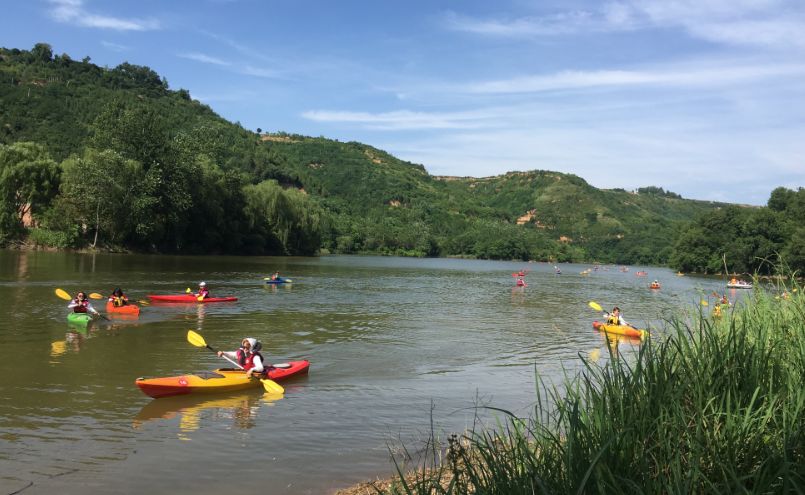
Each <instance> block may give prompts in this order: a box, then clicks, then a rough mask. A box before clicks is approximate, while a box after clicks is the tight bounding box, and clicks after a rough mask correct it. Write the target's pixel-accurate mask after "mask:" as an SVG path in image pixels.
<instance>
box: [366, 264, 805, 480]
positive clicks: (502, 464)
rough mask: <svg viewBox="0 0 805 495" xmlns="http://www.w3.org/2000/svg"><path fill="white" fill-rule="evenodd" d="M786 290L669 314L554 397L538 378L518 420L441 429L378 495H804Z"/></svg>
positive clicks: (802, 398)
mask: <svg viewBox="0 0 805 495" xmlns="http://www.w3.org/2000/svg"><path fill="white" fill-rule="evenodd" d="M786 286H787V287H788V290H789V291H792V292H789V294H790V297H789V298H787V299H786V298H782V297H780V296H779V294H780V291H781V290H782V289H780V290H779V291H777V296H775V295H774V293H771V292H768V291H764V290H755V291H754V292H753V294H752V295H751V296H749V297H747V298H746V299H745V301H744V302H742V303H741V304H740V305H739V306H738V307H735V308H730V309H729V310H726V311H725V312H724V313H723V315H722V316H721V317H720V318H713V317H712V316H710V314H709V313H705V312H704V310H703V309H702V308H701V307H700V308H698V309H697V311H698V312H697V313H695V314H693V315H688V316H684V315H683V316H680V317H679V318H675V319H671V320H669V321H668V322H667V324H666V328H665V329H664V331H659V332H658V331H655V332H653V333H654V335H655V337H653V338H652V339H651V340H649V341H647V342H646V343H644V344H643V345H642V346H641V347H640V349H639V351H637V352H635V353H634V355H625V356H618V355H616V354H614V353H611V354H610V356H611V358H610V360H609V361H608V362H607V363H606V364H604V365H602V366H598V365H597V364H595V363H593V362H590V361H587V360H585V361H584V368H583V371H582V372H581V373H580V374H579V375H578V376H576V377H573V378H568V379H567V380H566V383H565V386H564V387H563V388H562V389H561V390H562V392H560V389H559V388H556V387H548V386H546V385H545V384H544V383H542V382H541V380H538V387H537V390H538V391H537V396H538V400H537V403H536V406H535V408H534V414H533V415H532V417H531V418H528V419H521V418H517V417H515V416H514V415H513V414H511V413H508V412H506V411H502V413H503V419H501V420H500V421H499V423H498V426H497V427H496V428H489V429H484V430H480V431H473V432H470V433H467V434H465V435H463V436H461V437H458V436H452V437H451V438H450V439H449V442H448V445H447V446H446V447H445V448H444V449H443V450H439V453H444V457H443V458H442V460H441V461H439V462H437V461H435V460H434V456H429V459H430V461H428V463H429V464H428V465H425V466H422V468H420V469H419V470H418V471H417V474H415V475H413V477H411V476H409V478H408V479H405V478H400V479H398V480H397V481H396V482H395V483H393V484H392V485H391V487H390V488H389V489H388V490H386V493H390V494H403V493H405V494H466V493H475V494H520V493H522V494H530V493H540V494H542V493H545V494H554V493H555V494H570V493H577V494H582V493H634V494H642V493H647V494H666V493H680V494H682V493H685V494H687V493H731V494H732V493H805V297H803V296H802V290H801V287H799V286H797V283H796V281H795V280H794V279H793V278H792V279H791V280H790V281H789V282H788V283H787V285H786ZM793 289H797V290H796V291H793ZM582 359H584V358H582ZM430 446H431V448H432V449H433V452H434V454H435V453H436V452H437V449H438V448H437V446H436V443H435V442H431V443H430ZM398 471H399V474H400V475H402V474H403V469H402V468H398ZM379 492H380V491H379Z"/></svg>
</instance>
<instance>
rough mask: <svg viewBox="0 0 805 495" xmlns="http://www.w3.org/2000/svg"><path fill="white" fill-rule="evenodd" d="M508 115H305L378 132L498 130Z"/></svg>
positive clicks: (404, 112) (493, 112) (314, 112)
mask: <svg viewBox="0 0 805 495" xmlns="http://www.w3.org/2000/svg"><path fill="white" fill-rule="evenodd" d="M507 114H508V112H506V111H504V110H502V109H483V110H479V111H466V112H442V113H439V112H413V111H410V110H401V111H395V112H380V113H371V112H340V111H327V110H310V111H307V112H304V113H303V114H302V117H304V118H306V119H308V120H312V121H315V122H341V123H348V124H358V125H360V126H364V127H366V128H368V129H376V130H406V129H479V128H484V127H498V126H499V124H496V123H495V122H496V121H499V120H500V119H501V118H503V117H504V116H505V115H507Z"/></svg>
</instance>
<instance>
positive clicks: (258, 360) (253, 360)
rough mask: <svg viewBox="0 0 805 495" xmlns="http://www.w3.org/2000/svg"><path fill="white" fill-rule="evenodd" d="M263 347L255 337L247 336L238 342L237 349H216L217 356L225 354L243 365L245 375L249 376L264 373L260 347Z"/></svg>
mask: <svg viewBox="0 0 805 495" xmlns="http://www.w3.org/2000/svg"><path fill="white" fill-rule="evenodd" d="M262 348H263V344H261V343H260V342H259V341H258V340H257V339H255V338H252V337H247V338H245V339H243V341H241V343H240V348H239V349H238V350H237V351H218V357H221V356H226V357H228V358H230V359H233V360H234V361H235V362H236V363H238V364H239V365H241V366H243V370H244V371H245V372H246V376H247V377H249V378H251V377H252V375H253V374H257V375H262V374H263V373H265V366H264V365H263V355H262V354H260V349H262Z"/></svg>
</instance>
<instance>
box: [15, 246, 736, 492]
mask: <svg viewBox="0 0 805 495" xmlns="http://www.w3.org/2000/svg"><path fill="white" fill-rule="evenodd" d="M558 266H559V267H560V268H561V269H562V274H561V275H557V274H555V273H554V266H553V265H548V264H545V263H530V264H528V263H515V262H490V261H467V260H448V259H401V258H382V257H322V258H267V257H264V258H245V257H244V258H241V257H169V256H133V255H95V256H93V255H77V254H64V253H38V252H31V253H28V252H3V251H0V300H2V301H3V302H4V304H3V305H2V308H0V322H2V323H0V325H2V326H1V327H0V328H2V330H0V349H2V352H3V354H4V356H3V359H2V361H0V363H2V364H0V370H2V374H0V376H1V378H0V494H5V493H12V492H15V491H17V490H20V489H24V490H25V491H24V493H25V494H26V495H31V494H38V493H42V494H44V493H48V494H50V493H54V490H55V493H60V494H70V493H75V494H79V493H81V494H93V493H151V494H159V493H176V490H177V489H178V488H179V487H181V490H180V491H181V492H182V493H191V492H193V493H198V494H221V493H233V492H242V493H243V492H245V493H257V492H258V491H259V492H260V493H264V494H286V493H294V494H297V493H328V492H332V491H334V490H335V489H338V488H343V487H346V486H349V485H351V484H353V483H356V482H359V481H363V480H367V479H373V478H375V477H376V476H385V475H387V474H389V473H391V472H393V469H394V468H393V464H392V463H391V462H392V461H391V459H392V453H393V454H395V455H397V454H399V453H400V452H401V451H402V449H401V447H402V446H405V448H407V449H408V450H411V451H414V452H415V451H416V450H417V449H419V448H421V447H422V445H423V443H424V440H425V439H426V438H427V437H428V436H429V435H430V431H431V424H433V425H434V429H435V430H436V432H437V435H442V434H443V432H452V431H462V430H464V429H466V428H470V427H472V426H473V423H474V421H475V417H476V416H480V417H481V418H482V419H492V420H493V419H494V416H493V415H490V414H489V413H488V412H485V411H484V410H480V412H479V409H478V408H477V407H476V406H479V405H493V406H495V407H500V408H504V409H507V410H510V411H512V412H514V413H516V414H518V415H521V416H528V415H529V413H530V411H531V409H532V407H533V404H534V402H535V400H536V399H535V393H534V388H535V370H536V372H537V373H538V374H539V375H540V376H541V377H542V378H543V379H545V380H547V381H549V382H551V383H560V382H561V380H562V377H563V375H564V374H565V373H572V372H574V371H576V370H577V369H578V367H579V363H580V361H579V355H582V356H590V355H591V354H592V355H596V354H598V353H599V351H602V350H603V352H600V355H601V358H600V359H605V358H606V357H607V356H608V353H607V352H606V350H605V339H604V337H603V336H602V335H601V334H599V333H597V332H595V331H593V330H592V327H591V322H592V321H593V320H594V319H601V314H600V313H597V312H595V311H593V310H592V309H590V307H589V306H588V304H587V303H588V302H589V301H596V302H598V303H600V304H601V305H602V306H603V307H605V308H611V307H612V306H613V305H616V304H617V305H619V306H620V307H621V308H622V309H623V310H624V313H625V317H626V318H627V319H628V320H629V321H630V322H632V323H635V324H638V325H640V326H645V325H651V326H652V328H657V327H658V326H659V325H660V323H661V321H662V319H663V318H666V317H669V316H671V315H672V314H679V312H678V311H679V309H680V308H687V309H688V310H691V311H692V310H695V309H694V308H700V307H701V306H699V303H700V301H701V300H702V298H704V299H707V298H708V297H709V298H710V300H711V301H712V293H713V292H714V291H718V292H720V293H722V292H723V291H724V282H723V281H721V280H716V279H704V278H694V277H687V276H686V277H677V276H676V274H674V273H673V272H671V271H669V270H666V269H661V268H654V267H634V266H633V267H630V271H629V272H627V273H624V272H622V271H620V270H619V269H618V267H615V266H602V267H601V268H600V269H599V270H596V271H590V273H589V274H588V275H584V274H582V273H581V272H582V271H584V270H587V269H588V268H590V266H588V265H568V264H564V265H558ZM521 269H526V270H528V273H527V275H526V277H525V280H526V282H527V283H528V287H525V288H516V287H514V285H515V279H514V278H513V277H512V272H515V271H519V270H521ZM275 270H279V271H280V272H281V273H282V275H283V276H287V277H290V278H291V279H293V282H294V283H293V284H292V285H284V286H279V287H266V286H264V284H263V283H262V280H263V277H265V276H266V275H268V274H270V273H272V272H274V271H275ZM638 270H647V271H648V276H647V277H636V276H635V272H637V271H638ZM655 278H656V279H659V281H660V282H661V283H662V289H661V290H649V289H648V284H649V282H651V280H653V279H655ZM200 280H205V281H206V282H207V284H208V286H209V287H210V288H211V291H212V294H213V295H233V296H236V297H238V298H239V301H238V302H236V303H223V304H209V305H196V304H190V305H161V306H155V305H152V306H149V307H144V308H143V310H142V313H141V315H140V317H139V318H138V319H136V320H133V321H121V320H112V321H111V322H96V323H93V324H92V325H91V326H90V327H89V329H87V330H86V331H78V330H76V329H74V328H71V327H69V326H68V325H67V323H66V320H65V315H66V313H67V310H66V304H67V303H66V302H65V301H62V300H61V299H59V298H57V297H56V296H55V295H54V289H56V288H62V289H65V290H66V291H68V292H70V293H74V292H76V291H78V290H84V291H87V292H100V293H103V294H107V293H109V292H111V290H112V289H113V288H114V287H116V286H120V287H122V288H123V289H124V290H125V291H126V292H127V293H128V294H129V296H130V297H131V298H132V299H145V298H146V295H147V294H176V293H181V292H184V290H185V288H187V287H191V288H195V286H196V284H197V283H198V282H199V281H200ZM728 295H730V296H731V297H732V298H733V299H735V298H736V297H740V293H738V294H736V293H735V291H733V292H732V293H728ZM96 306H97V308H98V309H100V310H102V311H103V304H102V303H98V304H97V305H96ZM675 312H676V313H675ZM190 329H192V330H195V331H197V332H198V333H200V334H201V335H202V336H203V337H204V338H205V339H206V341H207V342H208V343H209V344H211V345H212V346H213V347H217V348H224V349H233V348H234V347H235V346H236V345H237V343H238V342H240V340H241V338H243V337H246V336H253V337H257V338H259V339H260V340H262V341H263V342H264V344H265V349H264V355H265V356H266V357H267V358H268V360H269V361H272V362H283V361H288V360H294V359H301V358H304V359H309V360H310V361H311V368H310V374H309V375H308V376H307V377H302V378H298V379H294V380H292V381H290V382H285V383H283V385H284V386H285V388H286V394H285V396H284V397H283V398H281V399H279V400H277V398H276V397H270V396H265V397H264V396H263V392H262V390H251V391H246V392H242V393H238V394H225V395H210V396H206V397H202V398H184V399H183V400H176V399H159V400H152V399H151V398H149V397H147V396H145V395H143V394H142V393H141V392H140V391H139V389H137V387H136V386H135V385H134V380H135V378H137V377H139V376H149V377H153V376H170V375H178V374H183V373H186V372H192V371H200V370H209V369H214V368H215V367H218V366H226V365H227V364H228V363H226V362H223V361H221V360H219V359H218V358H217V357H216V356H215V355H214V354H213V353H211V352H209V351H206V350H205V349H200V348H197V347H193V346H192V345H190V344H189V343H188V342H187V339H186V334H187V330H190ZM659 331H660V332H661V330H659ZM636 345H637V344H635V343H632V342H621V343H620V344H619V349H620V351H621V352H623V353H628V352H630V351H631V350H633V349H634V348H635V346H636ZM26 487H27V488H26Z"/></svg>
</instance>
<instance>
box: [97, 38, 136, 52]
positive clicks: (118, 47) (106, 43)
mask: <svg viewBox="0 0 805 495" xmlns="http://www.w3.org/2000/svg"><path fill="white" fill-rule="evenodd" d="M101 45H102V46H104V47H105V48H107V49H108V50H112V51H113V52H125V51H126V50H128V49H129V47H128V46H126V45H120V44H118V43H112V42H111V41H101Z"/></svg>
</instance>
